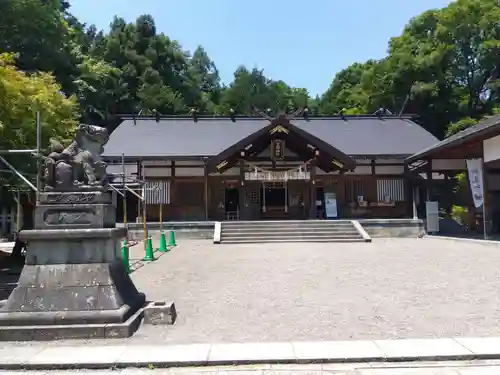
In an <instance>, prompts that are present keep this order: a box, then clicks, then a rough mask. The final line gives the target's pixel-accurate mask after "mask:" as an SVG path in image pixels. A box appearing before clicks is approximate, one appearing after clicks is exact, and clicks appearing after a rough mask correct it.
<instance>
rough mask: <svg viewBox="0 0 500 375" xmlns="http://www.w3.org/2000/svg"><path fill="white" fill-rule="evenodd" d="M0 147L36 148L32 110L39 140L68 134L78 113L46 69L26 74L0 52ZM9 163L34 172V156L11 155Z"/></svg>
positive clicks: (74, 123) (64, 137) (73, 101)
mask: <svg viewBox="0 0 500 375" xmlns="http://www.w3.org/2000/svg"><path fill="white" fill-rule="evenodd" d="M0 103H2V105H1V106H0V149H3V150H7V149H34V148H36V112H37V111H39V113H40V117H41V124H42V136H43V138H42V141H43V142H44V143H43V144H44V145H46V144H47V142H48V140H49V138H52V137H54V138H59V139H61V140H63V141H64V140H67V139H69V138H70V137H71V135H72V133H73V131H74V129H75V126H76V123H77V116H78V112H77V110H78V108H77V105H76V99H75V98H74V97H70V98H68V97H66V96H65V95H64V94H63V93H62V91H61V86H60V85H58V84H57V83H56V82H55V79H54V77H52V76H51V75H50V74H48V73H35V74H26V73H25V72H22V71H20V70H18V69H17V68H16V67H15V65H14V56H13V55H9V54H1V55H0ZM11 161H12V163H13V164H14V165H16V166H19V165H22V166H23V170H24V171H27V170H30V171H31V172H34V169H33V168H34V164H35V163H34V159H33V158H32V157H26V156H13V157H12V159H11ZM0 177H1V176H0Z"/></svg>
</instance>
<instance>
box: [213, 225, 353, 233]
mask: <svg viewBox="0 0 500 375" xmlns="http://www.w3.org/2000/svg"><path fill="white" fill-rule="evenodd" d="M251 232H286V233H315V232H326V233H332V234H336V233H347V232H353V233H358V231H357V230H356V228H354V227H352V226H351V227H346V228H339V227H304V228H290V227H247V228H225V227H223V228H222V234H224V233H251Z"/></svg>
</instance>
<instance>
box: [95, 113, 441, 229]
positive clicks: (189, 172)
mask: <svg viewBox="0 0 500 375" xmlns="http://www.w3.org/2000/svg"><path fill="white" fill-rule="evenodd" d="M437 142H438V140H437V139H436V138H435V137H434V136H433V135H432V134H430V133H429V132H427V131H426V130H425V129H424V128H422V127H421V126H420V125H418V124H417V123H415V122H414V121H412V119H411V118H410V117H404V116H402V117H399V116H398V117H396V116H374V115H371V116H336V117H312V116H311V117H309V116H302V117H292V118H289V117H287V116H285V115H281V116H278V117H276V118H266V117H236V116H232V117H178V116H175V117H160V118H159V119H158V118H156V119H155V118H149V117H136V118H132V117H130V118H124V119H123V122H122V123H121V124H120V125H119V126H118V128H117V129H116V130H115V131H114V132H113V133H112V134H111V136H110V140H109V142H108V144H107V145H106V146H105V151H104V157H105V159H106V160H107V161H108V162H109V163H110V165H109V166H108V168H109V169H110V172H111V173H113V172H115V173H116V172H120V171H121V168H122V166H121V165H120V163H121V160H122V157H123V159H124V160H125V174H126V177H127V178H138V179H141V180H145V185H144V196H145V199H146V202H147V203H148V214H147V216H148V217H147V219H148V220H151V221H154V220H158V217H159V208H160V205H161V206H162V211H163V216H164V219H166V220H263V219H267V220H269V219H309V218H311V219H313V218H314V219H316V218H329V219H334V218H411V217H412V205H413V203H414V202H413V193H412V192H413V190H412V189H413V185H412V184H413V178H412V176H411V174H409V173H408V171H407V169H406V167H405V158H408V157H409V156H411V155H413V154H414V153H416V152H418V151H420V150H422V149H424V148H426V147H429V146H431V145H433V144H435V143H437ZM127 199H129V198H127ZM130 199H133V197H131V198H130Z"/></svg>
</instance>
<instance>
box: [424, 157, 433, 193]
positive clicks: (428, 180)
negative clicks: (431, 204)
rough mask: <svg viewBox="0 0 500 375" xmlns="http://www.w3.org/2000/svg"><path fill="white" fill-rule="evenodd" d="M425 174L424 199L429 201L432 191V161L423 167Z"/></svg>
mask: <svg viewBox="0 0 500 375" xmlns="http://www.w3.org/2000/svg"><path fill="white" fill-rule="evenodd" d="M425 174H426V185H427V186H426V189H425V199H426V200H427V201H430V200H431V199H432V197H431V189H432V184H433V183H432V160H429V161H428V162H427V165H426V166H425Z"/></svg>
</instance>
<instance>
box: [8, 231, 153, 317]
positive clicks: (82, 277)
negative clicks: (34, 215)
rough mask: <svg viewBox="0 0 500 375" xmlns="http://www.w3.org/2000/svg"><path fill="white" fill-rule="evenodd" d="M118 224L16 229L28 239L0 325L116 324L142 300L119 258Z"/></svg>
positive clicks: (138, 306)
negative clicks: (79, 227)
mask: <svg viewBox="0 0 500 375" xmlns="http://www.w3.org/2000/svg"><path fill="white" fill-rule="evenodd" d="M125 234H126V230H125V229H123V228H109V229H54V230H30V231H23V232H21V238H22V240H23V241H27V242H28V252H27V256H26V265H25V267H24V269H23V271H22V273H21V276H20V278H19V283H18V286H17V287H16V288H15V289H14V291H13V292H12V293H11V295H10V297H9V298H8V300H7V302H6V303H5V305H4V306H3V308H2V309H0V326H45V325H72V324H73V325H75V324H76V325H82V324H119V323H123V322H125V321H126V320H127V319H129V318H130V317H131V316H132V315H133V314H134V313H136V312H137V311H138V310H139V309H140V308H141V307H142V306H143V305H144V303H145V296H144V294H142V293H139V292H138V291H137V289H136V287H135V286H134V284H133V282H132V280H131V279H130V277H129V276H128V275H127V274H126V272H125V269H124V267H123V265H122V262H121V259H120V240H121V239H122V238H123V237H124V236H125Z"/></svg>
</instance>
